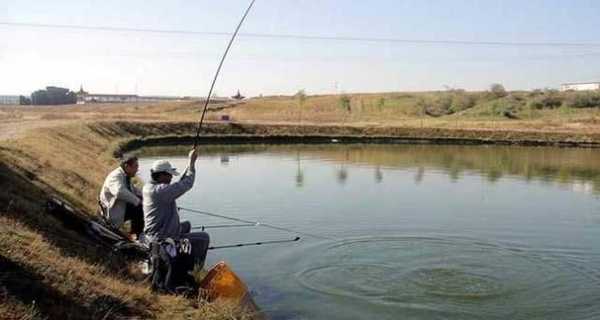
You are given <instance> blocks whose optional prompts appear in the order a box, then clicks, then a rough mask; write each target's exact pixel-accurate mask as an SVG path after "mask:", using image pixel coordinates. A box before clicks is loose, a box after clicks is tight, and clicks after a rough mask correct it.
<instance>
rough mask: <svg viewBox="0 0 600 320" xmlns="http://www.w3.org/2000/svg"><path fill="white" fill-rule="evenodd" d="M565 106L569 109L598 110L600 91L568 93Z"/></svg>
mask: <svg viewBox="0 0 600 320" xmlns="http://www.w3.org/2000/svg"><path fill="white" fill-rule="evenodd" d="M564 105H565V106H566V107H569V108H598V107H600V91H587V92H568V93H567V96H566V97H565V100H564Z"/></svg>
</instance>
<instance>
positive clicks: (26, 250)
mask: <svg viewBox="0 0 600 320" xmlns="http://www.w3.org/2000/svg"><path fill="white" fill-rule="evenodd" d="M134 127H135V128H136V129H135V130H132V128H134ZM167 128H168V127H162V129H165V130H166V129H167ZM162 129H161V127H160V126H159V127H158V128H156V127H153V126H150V127H148V129H147V130H146V129H140V126H139V124H136V125H131V124H127V123H108V122H104V123H92V124H72V125H68V126H64V127H50V128H39V129H36V130H33V131H31V132H29V133H28V134H26V135H25V136H23V137H21V138H19V139H16V140H10V141H4V142H2V143H1V144H0V243H1V244H2V245H1V246H0V271H1V272H0V315H1V318H15V319H38V318H39V319H44V318H48V319H114V318H123V317H137V318H143V319H148V318H157V319H165V318H169V319H183V318H185V319H190V318H192V319H223V318H232V317H233V315H235V314H237V313H238V310H235V308H232V307H231V306H227V305H220V304H219V305H215V304H203V303H199V302H198V301H192V300H188V299H184V298H181V297H174V296H164V295H156V294H153V293H152V292H151V291H150V290H149V287H148V285H147V284H146V283H143V282H141V281H139V279H138V277H137V276H136V273H135V272H133V271H132V270H133V267H132V266H131V265H130V264H129V263H128V262H127V261H126V260H124V259H123V257H120V256H118V255H115V254H114V253H113V252H111V250H108V249H106V248H105V247H102V246H100V245H99V244H97V243H94V242H93V241H92V240H90V239H88V238H86V237H82V236H81V235H80V234H78V233H76V232H73V231H72V230H70V229H69V228H68V227H67V226H65V225H63V224H62V223H61V222H60V221H59V220H57V219H55V218H54V217H52V216H48V215H46V213H45V210H44V205H45V200H46V199H48V197H49V196H51V195H56V196H59V197H61V198H63V199H66V200H68V201H69V202H71V203H72V204H73V205H74V206H75V207H76V208H77V209H79V210H81V211H83V213H84V214H87V215H93V214H94V212H95V206H96V205H95V203H96V200H95V199H96V196H97V193H98V190H99V188H100V185H101V183H102V180H103V179H104V176H105V175H106V174H107V173H108V172H109V171H110V170H111V169H112V168H113V167H114V166H116V161H115V160H114V158H113V150H115V149H116V148H117V147H118V144H119V143H123V142H125V141H128V140H129V139H133V138H135V137H139V136H146V135H153V134H166V132H165V131H161V130H162ZM138 135H139V136H138Z"/></svg>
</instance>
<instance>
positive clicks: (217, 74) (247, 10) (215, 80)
mask: <svg viewBox="0 0 600 320" xmlns="http://www.w3.org/2000/svg"><path fill="white" fill-rule="evenodd" d="M254 1H256V0H252V2H250V5H249V6H248V9H246V12H245V13H244V16H242V19H241V20H240V23H238V25H237V28H235V32H234V33H233V35H232V36H231V39H230V40H229V43H228V44H227V49H225V52H224V53H223V57H221V62H219V67H218V68H217V72H216V73H215V77H214V78H213V81H212V84H211V85H210V90H208V95H207V96H206V101H205V103H204V109H203V110H202V117H200V121H199V122H198V128H197V129H196V138H195V139H194V149H195V148H196V146H198V138H199V137H200V129H201V128H202V122H204V115H205V114H206V109H207V108H208V103H209V102H210V96H211V95H212V91H213V88H214V87H215V83H216V82H217V77H219V72H220V71H221V67H222V66H223V62H224V61H225V57H227V53H228V52H229V48H231V44H233V40H234V39H235V36H236V35H237V34H238V31H239V30H240V27H241V26H242V23H244V20H245V19H246V16H247V15H248V12H250V9H251V8H252V5H254Z"/></svg>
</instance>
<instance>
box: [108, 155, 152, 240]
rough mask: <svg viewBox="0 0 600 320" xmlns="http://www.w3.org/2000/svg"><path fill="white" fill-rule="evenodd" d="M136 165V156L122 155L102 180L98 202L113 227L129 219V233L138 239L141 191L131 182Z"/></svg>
mask: <svg viewBox="0 0 600 320" xmlns="http://www.w3.org/2000/svg"><path fill="white" fill-rule="evenodd" d="M138 167H139V165H138V159H137V157H136V156H134V155H124V156H123V157H122V158H121V161H120V165H119V167H118V168H116V169H115V170H113V171H112V172H111V173H110V174H109V175H108V176H107V177H106V179H105V180H104V184H103V185H102V189H101V191H100V197H99V203H100V208H101V210H102V214H103V215H104V217H105V218H106V219H107V220H108V221H109V222H110V223H111V224H112V225H113V226H114V227H116V228H120V227H121V226H122V225H123V223H125V221H127V220H129V221H131V231H130V233H131V235H132V236H135V237H136V239H138V240H140V235H141V234H142V232H143V231H144V212H143V210H142V192H141V190H140V189H138V188H136V187H135V186H134V185H133V184H132V183H131V178H133V177H135V175H136V173H137V171H138ZM132 238H133V237H132Z"/></svg>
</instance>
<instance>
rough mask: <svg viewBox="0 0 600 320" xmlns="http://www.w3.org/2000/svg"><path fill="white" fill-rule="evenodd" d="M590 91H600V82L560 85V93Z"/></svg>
mask: <svg viewBox="0 0 600 320" xmlns="http://www.w3.org/2000/svg"><path fill="white" fill-rule="evenodd" d="M570 90H572V91H589V90H600V82H579V83H563V84H561V85H560V91H570Z"/></svg>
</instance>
